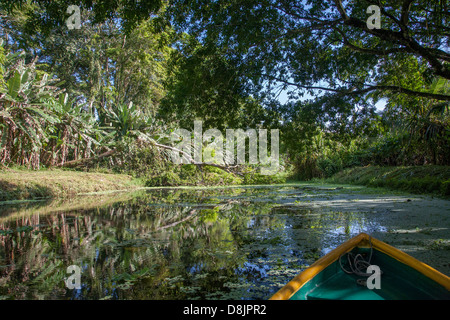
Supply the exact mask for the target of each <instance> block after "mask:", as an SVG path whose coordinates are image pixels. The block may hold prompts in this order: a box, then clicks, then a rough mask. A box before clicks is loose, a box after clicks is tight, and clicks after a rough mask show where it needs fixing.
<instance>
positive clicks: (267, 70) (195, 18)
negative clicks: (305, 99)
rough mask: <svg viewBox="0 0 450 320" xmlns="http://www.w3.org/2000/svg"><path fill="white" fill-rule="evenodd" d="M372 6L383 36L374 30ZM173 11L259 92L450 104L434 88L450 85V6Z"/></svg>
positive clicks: (253, 4)
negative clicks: (438, 81) (441, 82)
mask: <svg viewBox="0 0 450 320" xmlns="http://www.w3.org/2000/svg"><path fill="white" fill-rule="evenodd" d="M370 5H377V6H378V8H379V9H380V14H381V28H380V29H376V28H375V29H370V28H369V27H368V25H367V24H366V21H367V20H368V18H369V17H370V15H369V14H367V13H366V12H367V9H368V7H369V6H370ZM169 11H170V12H171V13H172V15H173V17H174V18H173V22H174V24H175V25H177V26H178V27H180V28H181V29H183V30H188V32H189V33H191V34H194V35H196V36H197V37H198V39H200V40H201V41H202V42H203V43H207V44H214V45H215V46H217V47H219V48H221V50H223V51H226V54H227V56H229V57H234V58H235V60H239V61H240V63H239V69H240V70H242V72H243V73H244V74H245V75H247V77H248V79H249V80H250V81H252V83H253V84H254V86H255V88H256V89H258V88H260V86H264V87H265V88H270V89H271V90H273V86H279V87H281V88H283V89H288V88H293V93H297V96H295V95H293V97H298V94H300V95H301V94H304V93H305V92H308V93H310V94H312V95H320V94H321V93H323V92H324V91H329V92H331V93H335V94H343V95H348V96H352V97H364V98H369V97H371V98H373V97H376V98H381V97H383V96H386V95H392V94H400V95H406V96H416V97H424V98H430V99H435V100H440V101H450V96H449V95H448V94H442V93H435V92H431V91H430V90H428V88H427V85H428V84H429V83H431V81H432V80H433V79H434V78H444V79H450V54H449V52H448V50H447V48H448V44H449V37H448V32H449V29H450V28H448V20H449V17H450V16H449V15H448V4H447V2H446V1H442V0H433V1H427V2H422V1H411V0H404V1H341V0H327V1H322V0H320V1H319V0H313V1H308V2H307V3H302V2H299V1H294V0H264V1H255V0H249V1H226V2H225V1H223V2H222V1H219V2H216V1H203V0H202V1H198V0H173V1H172V2H171V6H170V10H169ZM446 50H447V51H446ZM412 64H414V65H416V68H415V69H414V70H411V68H410V67H409V66H411V65H412ZM411 71H412V74H411ZM415 78H420V79H421V81H419V82H418V83H417V82H415V81H412V80H414V79H415ZM375 94H376V95H375Z"/></svg>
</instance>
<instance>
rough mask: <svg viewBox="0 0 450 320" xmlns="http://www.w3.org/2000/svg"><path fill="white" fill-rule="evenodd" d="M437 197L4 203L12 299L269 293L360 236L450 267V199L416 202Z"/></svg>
mask: <svg viewBox="0 0 450 320" xmlns="http://www.w3.org/2000/svg"><path fill="white" fill-rule="evenodd" d="M423 201H428V202H429V203H428V202H423ZM436 201H437V200H427V199H425V200H424V199H422V198H415V197H409V196H405V195H396V196H389V197H388V196H386V195H380V194H378V193H376V192H375V193H374V192H373V191H372V192H371V193H370V192H369V193H368V191H365V190H364V189H363V188H360V189H358V188H354V189H352V188H347V187H346V188H344V189H342V188H341V187H339V188H336V187H332V186H331V187H330V186H328V187H327V186H319V185H302V184H301V185H282V186H259V187H245V188H244V187H239V188H215V189H206V188H199V189H195V188H194V189H151V190H144V191H140V192H137V193H132V194H123V193H118V194H114V195H91V196H85V197H79V198H75V199H71V200H70V201H69V202H55V201H53V202H45V201H41V202H31V203H23V204H15V205H2V206H0V298H1V299H155V300H156V299H165V300H167V299H170V300H174V299H188V300H194V299H237V300H241V299H244V300H247V299H268V298H270V297H271V296H272V295H273V294H274V293H275V292H276V291H278V290H279V289H280V288H281V287H282V286H283V285H284V284H285V283H287V282H288V281H289V280H291V279H292V278H293V277H294V276H295V275H296V274H298V273H299V272H300V271H302V270H304V269H305V268H306V267H308V266H309V265H310V264H311V263H313V262H314V261H316V260H317V259H318V258H319V257H321V256H323V255H324V254H326V253H327V252H329V251H330V250H332V249H333V248H335V247H336V246H338V245H339V244H341V243H342V242H344V241H346V240H348V239H350V238H351V237H353V236H355V235H357V234H358V233H360V232H365V233H369V234H372V235H374V236H376V237H377V238H379V239H380V240H383V241H385V240H386V239H387V240H390V241H391V242H393V243H394V245H398V246H400V247H402V248H401V249H405V250H406V251H408V250H409V251H410V252H408V253H412V254H416V256H417V257H418V258H423V259H428V260H427V261H425V262H427V263H431V264H433V263H434V264H435V265H434V267H436V268H440V270H441V271H442V272H444V273H445V272H447V271H448V262H449V259H448V257H449V250H448V249H449V230H450V229H449V225H450V224H449V209H448V208H449V207H447V208H446V209H443V208H442V206H444V207H445V206H448V203H449V202H448V201H445V200H439V201H444V204H442V203H440V204H439V207H436V208H435V211H433V210H431V209H430V210H431V211H433V212H437V216H433V215H431V216H430V217H427V219H425V220H424V221H426V222H423V221H422V220H421V218H419V216H418V215H417V216H416V217H415V216H414V214H413V212H414V210H407V209H405V208H419V210H420V205H422V206H428V207H430V204H434V203H436ZM408 206H409V207H408ZM414 217H415V218H414ZM408 241H409V242H408ZM424 252H427V254H426V255H425V254H424ZM430 252H431V255H430V254H429V253H430ZM69 266H75V267H76V268H79V271H80V273H79V274H80V288H78V289H77V288H71V287H70V285H71V284H74V283H75V282H71V280H70V279H72V278H71V276H72V275H73V274H72V272H73V271H69V272H68V270H67V268H68V267H69ZM74 275H75V273H74ZM69 280H70V281H69Z"/></svg>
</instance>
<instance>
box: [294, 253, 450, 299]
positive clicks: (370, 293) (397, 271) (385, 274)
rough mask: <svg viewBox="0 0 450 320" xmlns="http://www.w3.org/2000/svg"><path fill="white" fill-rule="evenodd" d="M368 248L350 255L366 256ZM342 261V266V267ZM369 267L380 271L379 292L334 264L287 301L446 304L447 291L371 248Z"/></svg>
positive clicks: (412, 269) (410, 268) (449, 295)
mask: <svg viewBox="0 0 450 320" xmlns="http://www.w3.org/2000/svg"><path fill="white" fill-rule="evenodd" d="M369 250H370V249H369V248H359V247H356V248H354V249H353V250H352V251H353V252H354V253H355V254H356V253H362V254H368V253H369ZM345 261H346V259H345V257H343V258H342V263H343V265H344V266H345V264H344V263H345ZM371 264H374V265H377V266H379V267H380V269H381V272H382V275H381V289H368V288H367V286H364V285H360V284H358V283H357V279H365V278H364V277H360V276H356V275H354V274H347V273H345V272H343V271H342V270H341V266H340V264H339V261H335V262H333V263H332V264H330V265H329V266H328V267H327V268H325V269H324V270H322V271H321V272H320V273H318V274H317V275H316V276H315V277H314V278H312V279H311V280H309V281H308V282H306V283H305V284H304V285H303V286H302V287H301V288H300V289H299V290H298V291H297V292H295V293H294V294H293V295H292V296H291V298H290V300H316V299H326V300H415V299H420V300H429V299H431V300H444V299H445V300H449V299H450V294H449V291H448V290H447V289H446V288H445V287H443V286H442V285H440V284H438V283H436V282H434V281H433V280H431V279H429V278H428V277H426V276H424V275H423V274H422V273H420V272H418V271H417V270H415V269H414V268H412V267H410V266H408V265H406V264H403V263H401V262H399V261H398V260H396V259H394V258H392V257H391V256H389V255H387V254H385V253H383V252H380V251H378V250H376V248H373V252H372V260H371Z"/></svg>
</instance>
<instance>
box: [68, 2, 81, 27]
mask: <svg viewBox="0 0 450 320" xmlns="http://www.w3.org/2000/svg"><path fill="white" fill-rule="evenodd" d="M66 12H67V13H68V14H70V15H71V16H70V17H69V18H67V20H66V26H67V28H69V30H73V29H80V28H81V15H80V7H79V6H76V5H71V6H68V7H67V10H66Z"/></svg>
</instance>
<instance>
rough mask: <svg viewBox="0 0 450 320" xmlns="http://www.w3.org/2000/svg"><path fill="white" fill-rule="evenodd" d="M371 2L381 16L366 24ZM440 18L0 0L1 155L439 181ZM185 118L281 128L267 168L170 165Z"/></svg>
mask: <svg viewBox="0 0 450 320" xmlns="http://www.w3.org/2000/svg"><path fill="white" fill-rule="evenodd" d="M371 4H375V5H378V6H379V8H380V17H381V19H380V26H381V28H379V29H377V28H374V29H370V28H369V27H368V26H367V24H366V20H367V19H368V18H369V17H370V14H368V13H367V8H368V6H369V5H371ZM69 5H73V6H77V7H78V8H79V9H80V26H79V28H69V27H68V25H70V23H71V20H69V19H73V12H70V11H69V12H68V10H67V9H68V6H69ZM449 19H450V15H449V7H448V2H447V1H443V0H432V1H426V2H423V1H411V0H402V1H363V0H361V1H340V0H333V1H332V0H328V1H318V0H308V1H303V2H301V1H291V0H262V1H261V0H260V1H254V0H246V1H204V0H202V1H197V0H170V1H140V2H139V1H126V0H107V1H92V0H74V1H70V3H68V2H67V1H62V0H55V1H44V0H28V1H25V0H21V1H1V2H0V38H1V40H0V41H1V43H2V44H1V46H0V128H1V138H0V163H1V168H2V169H1V170H2V171H8V170H11V168H27V169H29V170H42V169H48V168H70V169H72V170H82V171H93V172H103V173H125V174H129V175H132V176H134V177H136V178H139V179H141V181H143V184H144V185H146V186H158V185H188V184H235V183H245V184H254V183H273V182H275V183H276V182H282V181H285V180H286V179H297V180H308V179H313V178H329V177H332V176H334V175H336V174H337V173H339V172H341V176H342V172H347V173H348V172H349V171H348V170H349V169H350V168H356V167H367V166H369V167H375V168H378V167H383V168H394V167H414V168H416V167H421V168H431V170H430V171H429V172H428V175H427V174H423V175H418V176H417V177H416V176H414V172H418V171H417V170H416V171H414V170H412V171H411V170H409V171H407V172H406V173H405V172H403V173H402V174H401V175H393V180H392V181H397V182H398V181H400V180H401V181H403V182H402V183H404V185H407V186H408V187H409V186H411V185H416V186H417V183H418V182H421V183H423V185H424V189H426V188H429V189H430V190H429V191H438V192H440V193H442V194H446V195H448V194H450V170H449V167H448V166H449V165H450V111H449V101H450V52H449V50H448V48H449V43H450V38H449V32H450V27H449V25H450V24H449ZM194 120H201V121H203V130H204V131H205V130H207V129H210V128H217V129H219V130H221V131H223V132H225V130H226V129H227V128H242V129H244V130H246V129H248V128H254V129H268V130H269V129H279V130H280V163H281V166H280V173H279V174H277V175H272V176H263V175H260V174H259V173H258V172H259V171H257V170H256V169H257V167H258V166H257V165H240V166H228V167H226V166H225V167H217V166H209V165H204V164H198V163H197V164H183V165H176V164H174V163H173V162H172V161H171V160H170V156H169V151H170V148H171V147H173V141H171V139H170V133H171V132H173V131H174V130H176V129H177V128H185V129H187V130H192V129H193V124H194ZM269 150H270V149H269ZM344 169H347V171H342V170H344ZM389 172H390V171H389V170H385V171H383V175H384V176H385V177H386V176H387V175H388V173H389ZM430 172H431V173H430ZM22 174H24V173H23V171H22ZM359 175H360V174H359ZM344 176H345V174H344ZM410 178H416V180H414V179H413V180H411V179H410ZM408 179H410V180H408ZM427 179H428V180H427ZM350 180H351V179H347V182H355V180H357V179H354V180H352V181H350ZM375 180H376V179H375ZM375 180H374V179H372V180H371V179H367V182H366V183H372V184H374V185H386V186H394V187H395V183H394V182H392V183H385V184H383V183H381V182H377V181H375ZM378 180H379V179H378ZM405 181H409V182H405ZM402 183H400V182H398V183H397V185H401V184H402ZM430 185H432V186H431V187H430ZM419 189H420V188H419Z"/></svg>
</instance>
